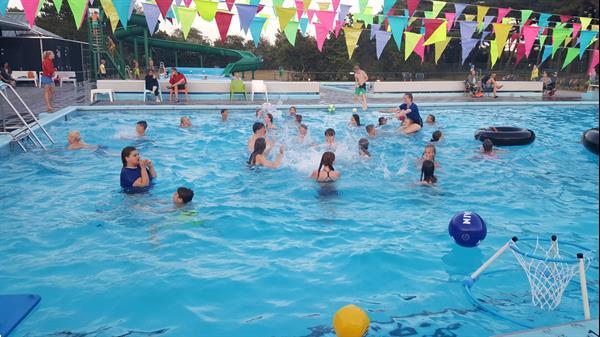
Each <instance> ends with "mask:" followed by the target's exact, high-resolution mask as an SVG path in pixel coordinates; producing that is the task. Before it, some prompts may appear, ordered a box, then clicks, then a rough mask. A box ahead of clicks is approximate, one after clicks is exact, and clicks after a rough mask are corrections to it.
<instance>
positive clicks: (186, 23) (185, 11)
mask: <svg viewBox="0 0 600 337" xmlns="http://www.w3.org/2000/svg"><path fill="white" fill-rule="evenodd" d="M196 14H197V13H196V10H195V9H193V8H185V7H180V8H179V23H181V31H182V32H183V38H184V39H185V40H187V37H188V34H189V32H190V29H191V28H192V24H193V23H194V20H195V19H196Z"/></svg>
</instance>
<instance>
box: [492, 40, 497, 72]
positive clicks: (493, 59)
mask: <svg viewBox="0 0 600 337" xmlns="http://www.w3.org/2000/svg"><path fill="white" fill-rule="evenodd" d="M490 60H491V61H492V67H491V68H494V64H496V61H498V43H496V40H492V41H490Z"/></svg>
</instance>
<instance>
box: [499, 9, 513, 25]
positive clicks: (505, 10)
mask: <svg viewBox="0 0 600 337" xmlns="http://www.w3.org/2000/svg"><path fill="white" fill-rule="evenodd" d="M510 11H512V8H498V18H497V19H496V23H502V19H503V18H504V17H505V16H506V15H507V14H508V13H510Z"/></svg>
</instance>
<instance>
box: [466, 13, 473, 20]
mask: <svg viewBox="0 0 600 337" xmlns="http://www.w3.org/2000/svg"><path fill="white" fill-rule="evenodd" d="M473 20H475V15H473V14H465V21H473Z"/></svg>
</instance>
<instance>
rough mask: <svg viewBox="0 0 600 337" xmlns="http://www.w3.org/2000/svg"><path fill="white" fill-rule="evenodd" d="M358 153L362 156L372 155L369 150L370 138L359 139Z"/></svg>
mask: <svg viewBox="0 0 600 337" xmlns="http://www.w3.org/2000/svg"><path fill="white" fill-rule="evenodd" d="M358 154H360V156H361V157H370V156H371V153H370V152H369V140H368V139H366V138H361V139H360V140H359V141H358Z"/></svg>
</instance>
